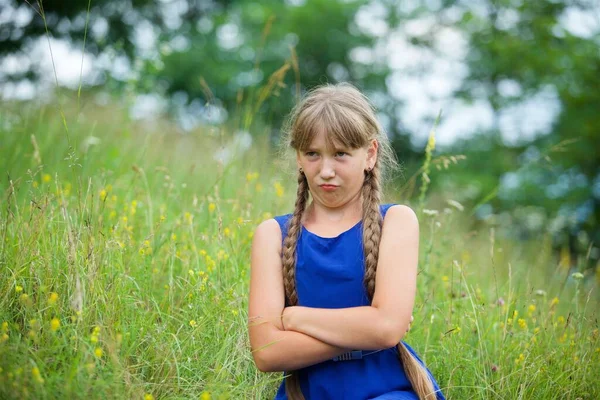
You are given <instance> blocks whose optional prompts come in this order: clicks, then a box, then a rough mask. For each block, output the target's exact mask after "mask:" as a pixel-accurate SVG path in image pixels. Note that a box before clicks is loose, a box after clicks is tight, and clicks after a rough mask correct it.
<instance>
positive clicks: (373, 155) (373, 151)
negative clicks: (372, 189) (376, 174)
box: [367, 139, 379, 165]
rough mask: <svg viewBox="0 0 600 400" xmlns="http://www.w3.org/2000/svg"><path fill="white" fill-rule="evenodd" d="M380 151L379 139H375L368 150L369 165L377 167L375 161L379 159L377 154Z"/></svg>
mask: <svg viewBox="0 0 600 400" xmlns="http://www.w3.org/2000/svg"><path fill="white" fill-rule="evenodd" d="M378 149H379V142H377V139H373V140H372V141H371V144H370V145H369V148H368V149H367V163H368V164H369V165H375V160H376V159H377V152H378Z"/></svg>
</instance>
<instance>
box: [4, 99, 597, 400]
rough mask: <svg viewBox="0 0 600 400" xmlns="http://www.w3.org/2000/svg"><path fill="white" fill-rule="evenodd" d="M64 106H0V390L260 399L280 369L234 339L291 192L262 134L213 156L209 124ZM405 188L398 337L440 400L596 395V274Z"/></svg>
mask: <svg viewBox="0 0 600 400" xmlns="http://www.w3.org/2000/svg"><path fill="white" fill-rule="evenodd" d="M64 115H65V119H64V121H63V117H62V115H61V113H59V112H58V111H57V110H56V109H55V108H49V107H36V106H33V105H27V104H25V105H22V104H17V105H14V104H13V105H10V104H5V105H3V107H2V109H1V111H0V143H1V147H0V171H3V173H2V175H3V176H2V181H1V183H0V190H1V192H2V203H1V204H2V206H1V209H0V263H1V264H0V324H2V325H1V327H0V330H1V331H0V398H6V399H13V398H14V399H16V398H35V399H46V398H61V397H62V398H87V399H93V398H134V399H135V398H137V399H142V398H143V399H151V398H154V399H163V398H169V399H183V398H186V399H187V398H201V399H209V398H213V399H229V398H231V399H238V398H258V399H263V398H272V397H273V395H274V393H275V390H276V388H277V386H278V385H279V383H280V381H281V377H282V375H281V373H274V374H264V373H261V372H259V371H258V370H257V369H256V368H255V366H254V364H253V361H252V356H251V353H250V347H249V342H248V338H247V330H246V324H247V293H248V282H249V267H250V265H249V263H250V261H249V260H250V257H249V256H250V245H251V240H252V233H253V230H254V228H255V226H256V225H257V224H258V223H259V222H260V221H262V220H264V219H266V218H270V217H271V216H273V215H277V214H284V213H287V212H290V211H291V210H292V208H293V203H294V194H295V187H294V179H291V178H290V176H289V175H287V174H286V173H285V172H282V171H283V170H284V169H283V168H282V165H281V164H279V163H272V162H270V160H272V157H273V152H272V151H270V150H269V147H268V144H267V142H266V141H265V140H261V139H260V138H255V142H254V144H253V147H252V148H251V149H250V150H248V151H247V152H246V153H243V154H240V155H238V156H237V157H234V161H233V162H232V163H231V164H227V165H222V164H219V163H217V162H215V161H214V160H213V157H212V156H213V154H214V153H215V152H216V151H218V150H219V149H221V148H222V147H226V146H227V143H228V134H227V132H224V131H223V130H221V129H219V128H216V127H213V128H211V129H207V130H204V131H197V132H193V133H191V134H188V135H180V134H177V133H175V132H174V131H173V128H172V127H170V126H169V125H168V124H167V123H165V122H161V123H156V124H153V125H151V126H144V125H140V124H139V123H134V122H132V121H129V120H127V118H126V117H125V116H123V115H121V113H119V112H118V108H116V109H115V108H101V107H97V108H95V109H94V110H93V111H91V110H87V111H84V112H83V113H81V114H80V113H78V112H76V111H75V110H70V109H65V110H64ZM65 121H66V122H67V123H68V130H69V139H68V140H67V137H66V134H65ZM90 137H93V138H96V139H93V138H90ZM430 150H432V149H430ZM265 161H268V162H265ZM428 162H429V161H428ZM431 162H433V161H431ZM424 171H429V168H428V165H427V166H425V168H424ZM442 173H447V174H451V173H452V171H451V169H450V170H448V171H443V172H442ZM431 175H432V176H431V177H428V179H429V178H431V179H435V175H434V174H431ZM423 193H424V192H421V194H420V196H424V195H423ZM420 198H421V197H420ZM422 199H423V202H424V203H423V204H413V207H414V208H415V209H420V208H423V210H422V212H420V214H419V215H420V222H421V235H422V237H421V248H420V251H421V256H420V266H419V271H420V273H419V278H418V289H419V290H418V295H417V301H416V307H415V310H414V316H415V322H414V323H413V327H412V330H411V331H410V333H409V334H408V335H407V336H406V337H405V341H406V342H407V343H409V344H410V345H411V346H413V347H414V348H415V350H416V351H417V352H418V353H419V354H420V355H421V356H422V358H423V359H424V360H425V362H426V363H427V365H428V366H429V368H430V370H431V371H432V373H433V374H434V376H435V377H436V379H437V381H438V383H439V384H440V386H441V387H442V390H443V391H444V393H445V394H446V396H447V398H449V399H452V398H454V399H464V398H480V399H519V398H524V399H528V398H535V399H577V398H582V399H594V398H600V387H599V384H598V379H597V371H598V369H599V367H600V337H599V332H598V314H597V313H598V311H597V310H598V297H597V284H596V283H594V282H589V281H588V280H582V279H579V278H578V276H577V275H576V276H575V277H573V276H571V275H570V274H569V271H568V268H566V267H565V265H568V264H569V263H568V262H565V260H562V259H556V258H555V257H554V255H553V254H552V252H551V247H550V241H549V238H547V237H543V238H540V240H539V241H537V242H534V243H533V242H532V243H521V242H519V241H517V240H515V239H511V238H510V237H500V235H497V234H496V230H495V227H494V225H493V223H489V224H488V223H484V224H479V225H477V224H475V223H474V221H473V220H472V219H471V217H470V216H469V215H468V214H469V210H464V209H463V207H462V206H461V205H460V204H456V203H453V202H451V201H450V202H447V199H444V198H440V196H439V195H438V194H436V193H429V194H428V196H427V197H422ZM412 201H413V200H412V199H410V198H409V199H400V198H397V197H396V195H395V194H394V193H389V194H388V195H387V202H397V203H408V204H411V202H412ZM420 205H423V206H424V207H419V206H420ZM433 208H435V210H434V209H433Z"/></svg>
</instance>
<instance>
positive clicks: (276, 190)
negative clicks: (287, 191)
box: [273, 182, 283, 197]
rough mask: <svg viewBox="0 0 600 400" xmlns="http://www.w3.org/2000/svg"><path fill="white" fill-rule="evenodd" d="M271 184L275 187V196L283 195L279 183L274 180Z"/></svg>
mask: <svg viewBox="0 0 600 400" xmlns="http://www.w3.org/2000/svg"><path fill="white" fill-rule="evenodd" d="M273 186H274V187H275V194H276V195H277V197H283V186H281V183H279V182H275V184H274V185H273Z"/></svg>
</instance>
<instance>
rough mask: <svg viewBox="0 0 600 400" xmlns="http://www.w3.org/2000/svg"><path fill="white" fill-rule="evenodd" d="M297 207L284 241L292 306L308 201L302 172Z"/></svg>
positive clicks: (295, 299)
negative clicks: (297, 254)
mask: <svg viewBox="0 0 600 400" xmlns="http://www.w3.org/2000/svg"><path fill="white" fill-rule="evenodd" d="M297 193H298V194H297V197H296V207H295V209H294V214H293V216H292V218H291V219H290V222H289V226H288V231H287V236H286V237H285V240H284V241H283V250H282V254H281V257H282V263H283V286H284V289H285V298H286V302H287V304H288V305H290V306H295V305H296V304H298V293H297V292H296V242H297V241H298V237H299V236H300V232H301V231H302V223H301V222H302V215H303V214H304V210H305V209H306V203H307V202H308V182H307V181H306V176H304V174H303V173H302V172H300V173H299V174H298V192H297Z"/></svg>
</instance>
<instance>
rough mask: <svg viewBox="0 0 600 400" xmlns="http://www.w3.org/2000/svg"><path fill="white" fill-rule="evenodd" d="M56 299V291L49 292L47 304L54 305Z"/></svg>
mask: <svg viewBox="0 0 600 400" xmlns="http://www.w3.org/2000/svg"><path fill="white" fill-rule="evenodd" d="M57 300H58V293H56V292H51V293H50V296H48V304H50V305H54V304H56V301H57Z"/></svg>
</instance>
